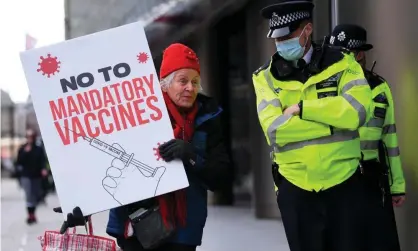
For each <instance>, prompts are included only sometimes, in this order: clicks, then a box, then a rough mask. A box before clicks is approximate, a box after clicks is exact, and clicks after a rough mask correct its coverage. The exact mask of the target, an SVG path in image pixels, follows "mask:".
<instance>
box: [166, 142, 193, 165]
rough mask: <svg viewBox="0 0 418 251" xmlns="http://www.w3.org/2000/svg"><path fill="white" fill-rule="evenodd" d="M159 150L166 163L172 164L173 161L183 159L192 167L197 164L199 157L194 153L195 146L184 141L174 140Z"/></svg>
mask: <svg viewBox="0 0 418 251" xmlns="http://www.w3.org/2000/svg"><path fill="white" fill-rule="evenodd" d="M158 150H159V152H160V156H161V158H163V160H164V161H167V162H170V161H172V160H173V159H181V160H182V161H183V162H185V163H186V164H191V165H192V166H194V165H195V163H196V157H197V155H196V153H194V148H193V145H192V144H190V143H188V142H186V141H184V140H181V139H172V140H170V141H168V142H166V143H164V144H162V145H160V147H159V148H158Z"/></svg>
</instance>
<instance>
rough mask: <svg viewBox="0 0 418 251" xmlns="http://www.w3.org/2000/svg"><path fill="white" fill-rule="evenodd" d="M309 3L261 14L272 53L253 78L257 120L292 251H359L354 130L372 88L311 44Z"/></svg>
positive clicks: (356, 71)
mask: <svg viewBox="0 0 418 251" xmlns="http://www.w3.org/2000/svg"><path fill="white" fill-rule="evenodd" d="M313 7H314V4H313V3H312V1H290V0H288V1H279V3H277V4H274V5H270V6H268V7H265V8H264V9H263V10H262V11H261V14H262V16H263V17H264V18H266V19H268V20H269V24H270V30H269V32H268V34H267V37H268V38H271V39H272V42H275V44H276V48H277V52H276V53H275V54H274V55H273V56H272V57H271V59H270V60H269V61H268V62H267V63H266V64H265V65H264V66H262V67H260V68H259V69H258V70H257V71H255V72H254V74H253V84H254V89H255V93H256V100H257V111H258V118H259V121H260V124H261V127H262V129H263V131H264V133H265V136H266V139H267V142H268V144H269V145H270V146H271V148H272V157H273V162H274V163H275V167H276V168H275V170H274V171H275V174H274V176H273V177H275V178H276V179H275V183H276V185H277V187H278V191H279V192H278V195H277V203H278V206H279V209H280V212H281V216H282V220H283V225H284V229H285V232H286V237H287V240H288V243H289V246H290V250H291V251H324V250H331V251H361V250H363V249H362V248H363V247H364V241H363V236H362V234H361V231H359V230H360V229H363V224H364V223H363V221H364V217H363V216H364V211H365V210H366V205H365V203H364V199H363V196H364V194H363V192H364V190H363V182H362V176H361V168H360V159H361V150H360V137H359V132H358V129H359V128H360V127H361V126H363V125H364V124H365V123H367V121H368V119H369V117H370V107H371V90H370V87H369V86H368V84H367V81H366V79H365V77H364V73H363V70H362V68H361V66H360V65H359V63H357V62H356V61H355V59H354V57H353V56H352V55H350V54H349V53H343V52H341V51H339V50H337V49H332V48H328V47H325V46H318V45H316V44H314V43H312V32H313V30H314V28H313V23H312V18H313V17H312V9H313Z"/></svg>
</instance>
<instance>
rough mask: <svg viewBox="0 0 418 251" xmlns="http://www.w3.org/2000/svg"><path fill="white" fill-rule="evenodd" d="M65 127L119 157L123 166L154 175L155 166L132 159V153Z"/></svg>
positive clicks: (105, 151)
mask: <svg viewBox="0 0 418 251" xmlns="http://www.w3.org/2000/svg"><path fill="white" fill-rule="evenodd" d="M64 128H65V129H67V130H69V131H71V132H73V133H75V134H77V135H78V136H80V137H82V138H83V139H84V140H85V141H87V142H89V143H90V145H91V146H92V147H94V148H96V149H99V150H100V151H102V152H104V153H107V154H108V155H110V156H112V157H114V158H118V159H120V160H121V161H122V162H123V163H125V167H127V166H129V165H134V166H136V167H137V168H138V170H139V171H140V172H141V173H142V174H143V175H144V176H145V177H154V175H155V172H156V170H157V168H153V167H151V166H149V165H147V164H145V163H142V162H141V161H138V160H136V159H134V154H133V153H132V154H130V155H129V154H127V153H125V152H123V151H121V150H119V149H117V148H115V147H113V146H111V145H109V144H107V143H106V142H103V141H101V140H99V139H97V138H90V137H87V136H83V135H81V134H78V133H76V132H74V131H73V130H71V129H69V128H66V127H64ZM158 168H160V167H158Z"/></svg>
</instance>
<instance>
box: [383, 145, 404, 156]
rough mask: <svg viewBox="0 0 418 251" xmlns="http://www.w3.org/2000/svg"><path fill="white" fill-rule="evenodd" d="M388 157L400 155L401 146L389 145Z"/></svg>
mask: <svg viewBox="0 0 418 251" xmlns="http://www.w3.org/2000/svg"><path fill="white" fill-rule="evenodd" d="M386 149H387V151H388V157H398V156H399V155H400V154H401V151H400V150H399V147H387V148H386Z"/></svg>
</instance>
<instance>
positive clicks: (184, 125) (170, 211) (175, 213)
mask: <svg viewBox="0 0 418 251" xmlns="http://www.w3.org/2000/svg"><path fill="white" fill-rule="evenodd" d="M163 97H164V101H165V104H166V106H167V109H168V113H169V115H170V119H171V124H172V126H173V131H174V137H175V138H176V139H183V140H185V141H187V142H190V140H191V139H192V136H193V132H194V120H195V117H196V114H197V109H198V107H197V103H196V102H195V104H194V105H193V107H192V109H191V110H190V111H188V112H187V113H186V114H184V115H182V114H180V112H179V110H178V108H177V107H176V105H175V104H174V103H173V102H172V101H171V99H170V97H169V96H168V95H167V93H165V92H163ZM158 203H159V206H160V212H161V216H162V218H163V221H164V224H166V226H169V222H171V223H172V224H174V225H175V224H176V223H179V224H180V225H181V226H185V225H186V214H187V206H186V190H185V189H181V190H178V191H175V192H172V193H168V194H165V195H161V196H158Z"/></svg>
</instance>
